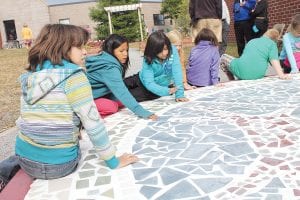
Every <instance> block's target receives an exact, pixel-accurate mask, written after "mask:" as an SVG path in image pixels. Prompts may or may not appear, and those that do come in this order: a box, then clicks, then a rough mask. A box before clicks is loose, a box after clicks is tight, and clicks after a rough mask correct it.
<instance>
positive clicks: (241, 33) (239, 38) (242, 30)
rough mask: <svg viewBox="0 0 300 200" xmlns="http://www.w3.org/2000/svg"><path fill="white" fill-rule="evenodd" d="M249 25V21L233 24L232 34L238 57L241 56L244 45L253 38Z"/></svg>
mask: <svg viewBox="0 0 300 200" xmlns="http://www.w3.org/2000/svg"><path fill="white" fill-rule="evenodd" d="M251 24H252V22H251V21H250V20H245V21H238V22H235V23H234V32H235V38H236V43H237V48H238V54H239V56H241V55H242V53H243V51H244V48H245V45H246V43H247V42H249V41H250V40H251V39H252V37H253V35H252V26H251Z"/></svg>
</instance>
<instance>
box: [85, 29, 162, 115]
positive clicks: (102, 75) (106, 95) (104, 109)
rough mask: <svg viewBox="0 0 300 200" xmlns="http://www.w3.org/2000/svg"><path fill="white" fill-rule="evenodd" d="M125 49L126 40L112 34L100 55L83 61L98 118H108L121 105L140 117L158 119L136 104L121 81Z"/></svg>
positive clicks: (125, 63) (125, 56)
mask: <svg viewBox="0 0 300 200" xmlns="http://www.w3.org/2000/svg"><path fill="white" fill-rule="evenodd" d="M128 49H129V44H128V40H127V38H125V37H124V36H121V35H118V34H112V35H110V36H109V37H108V38H106V39H105V41H104V42H103V46H102V50H103V51H102V52H101V53H100V54H97V55H93V56H89V57H87V58H86V68H87V77H88V79H89V81H90V84H91V86H92V90H93V96H94V99H95V103H96V106H97V109H98V112H99V113H100V115H101V116H107V115H111V114H113V113H116V112H118V110H119V108H121V107H123V105H124V106H126V107H127V108H128V109H130V110H131V111H132V112H133V113H135V114H136V115H138V116H140V117H143V118H149V119H152V120H155V119H157V116H156V115H155V114H153V113H151V112H149V111H148V110H145V109H144V108H143V107H142V106H141V105H140V104H139V103H137V102H136V100H135V99H134V97H133V96H132V95H131V94H130V92H129V91H128V89H127V87H126V86H125V84H124V82H123V78H124V76H125V73H126V71H127V69H128V67H129V55H128Z"/></svg>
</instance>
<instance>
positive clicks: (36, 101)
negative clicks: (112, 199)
mask: <svg viewBox="0 0 300 200" xmlns="http://www.w3.org/2000/svg"><path fill="white" fill-rule="evenodd" d="M21 87H22V96H21V115H20V117H19V119H18V120H17V126H18V127H19V130H20V131H19V134H18V136H17V139H16V154H17V155H20V156H21V157H25V158H27V159H30V160H33V161H37V162H42V163H48V164H62V163H66V162H69V161H71V160H73V159H75V158H76V157H77V156H78V151H79V143H78V134H79V128H80V126H81V124H82V125H83V127H84V128H85V130H86V132H87V134H88V136H89V137H90V140H91V141H92V143H93V145H94V147H95V149H96V151H97V153H98V154H99V157H100V158H102V159H104V160H106V161H107V162H106V163H107V164H108V166H109V167H111V168H115V167H116V166H117V165H118V162H119V161H118V160H117V159H116V158H115V156H114V155H115V148H114V146H113V145H112V144H111V143H110V140H109V138H108V135H107V131H106V129H105V126H104V124H103V122H102V121H101V119H100V117H99V114H98V111H97V108H96V106H95V104H94V101H93V96H92V91H91V86H90V84H89V82H88V80H87V78H86V75H85V74H84V72H83V70H82V69H81V68H80V67H79V66H77V65H75V64H72V63H70V62H67V61H63V63H62V66H60V65H52V64H51V63H50V62H49V61H45V62H44V63H43V67H42V70H39V71H37V72H34V73H29V72H28V73H25V74H23V75H22V76H21Z"/></svg>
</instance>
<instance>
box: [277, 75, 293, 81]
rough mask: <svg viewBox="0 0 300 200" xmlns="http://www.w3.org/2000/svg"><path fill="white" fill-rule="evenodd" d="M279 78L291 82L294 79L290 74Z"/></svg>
mask: <svg viewBox="0 0 300 200" xmlns="http://www.w3.org/2000/svg"><path fill="white" fill-rule="evenodd" d="M279 78H280V79H283V80H290V79H292V77H291V76H290V75H289V74H283V75H280V76H279Z"/></svg>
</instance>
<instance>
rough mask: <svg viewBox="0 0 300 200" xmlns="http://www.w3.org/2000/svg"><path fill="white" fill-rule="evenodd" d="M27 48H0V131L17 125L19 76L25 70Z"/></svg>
mask: <svg viewBox="0 0 300 200" xmlns="http://www.w3.org/2000/svg"><path fill="white" fill-rule="evenodd" d="M27 52H28V51H27V50H26V49H0V71H1V73H0V87H1V89H0V96H1V98H0V105H1V107H0V132H2V131H4V130H7V129H8V128H10V127H13V126H15V121H16V119H17V118H18V116H19V113H20V111H19V110H20V95H21V91H20V84H19V82H18V78H19V76H20V75H21V74H22V73H23V72H24V71H25V70H24V67H25V66H26V63H27Z"/></svg>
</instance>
